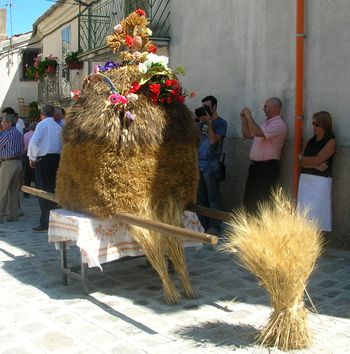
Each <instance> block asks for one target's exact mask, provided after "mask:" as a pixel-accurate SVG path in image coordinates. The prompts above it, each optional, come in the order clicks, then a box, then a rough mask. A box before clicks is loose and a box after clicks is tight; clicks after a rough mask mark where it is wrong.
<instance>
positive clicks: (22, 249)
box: [0, 198, 350, 331]
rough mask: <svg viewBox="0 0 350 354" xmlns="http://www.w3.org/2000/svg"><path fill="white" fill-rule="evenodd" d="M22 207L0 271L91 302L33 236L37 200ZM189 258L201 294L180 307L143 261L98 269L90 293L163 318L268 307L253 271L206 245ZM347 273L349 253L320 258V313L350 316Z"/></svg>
mask: <svg viewBox="0 0 350 354" xmlns="http://www.w3.org/2000/svg"><path fill="white" fill-rule="evenodd" d="M23 207H24V210H25V216H24V217H23V218H21V221H20V222H19V223H8V224H6V223H5V224H3V225H1V229H0V255H1V263H2V270H4V271H6V272H7V273H8V274H11V275H12V276H13V278H15V279H17V280H18V281H20V282H22V283H25V284H29V285H31V286H33V287H35V288H37V289H39V290H41V291H43V292H44V293H46V294H47V295H48V296H49V297H50V298H52V299H79V298H86V299H88V300H89V301H92V299H91V297H90V296H87V297H86V296H84V295H83V294H82V290H81V286H80V283H79V282H78V281H76V280H73V279H72V280H69V281H68V286H64V285H63V284H62V280H61V272H60V262H59V252H58V251H56V250H55V246H54V245H53V244H49V243H48V242H47V234H34V233H32V232H31V228H32V226H35V225H36V223H35V221H36V219H37V218H38V206H37V200H36V199H34V198H29V199H26V200H24V201H23ZM186 255H187V262H188V270H189V272H190V277H191V280H192V282H193V286H194V288H195V290H196V291H197V293H198V295H199V296H198V298H197V299H186V298H184V297H183V298H182V300H181V302H180V303H179V304H177V305H171V306H170V305H167V304H166V303H165V302H164V300H163V294H162V285H161V281H160V279H159V277H158V276H157V275H156V273H155V272H154V271H153V270H152V268H150V267H147V266H146V263H145V259H144V258H135V259H131V260H129V261H127V262H113V263H107V264H104V265H103V272H100V270H99V269H97V268H93V269H89V289H90V294H91V295H92V294H99V295H100V294H102V295H104V296H107V297H108V298H110V297H113V296H117V297H122V298H124V299H127V300H129V301H131V302H132V303H133V304H135V305H140V306H142V307H144V308H147V309H148V310H151V311H153V312H157V313H160V314H164V313H172V312H179V311H188V310H196V309H198V308H200V307H201V306H203V305H206V306H209V307H210V308H212V309H216V310H219V311H222V312H228V313H229V312H233V310H232V308H230V303H231V302H232V301H233V300H235V301H239V302H241V303H246V304H254V305H264V306H269V299H268V296H267V294H266V292H265V290H264V289H263V288H261V287H259V285H258V283H257V281H256V279H255V278H254V277H253V276H252V275H251V274H250V273H249V272H247V271H246V270H245V269H243V268H242V267H240V266H239V265H238V264H237V263H235V259H234V257H232V256H229V255H226V254H223V253H221V252H219V251H217V250H216V249H215V248H213V247H210V246H207V245H205V246H203V248H202V249H201V250H200V251H198V252H197V251H195V250H193V249H187V250H186ZM69 259H73V263H74V264H78V263H79V251H78V250H77V248H75V247H74V248H72V249H70V250H69ZM349 273H350V252H345V251H343V255H342V256H339V253H337V252H336V251H332V252H327V253H326V254H325V255H324V256H323V257H322V258H321V260H320V262H319V265H318V269H317V270H316V271H315V273H314V274H313V275H312V277H311V282H310V285H309V287H308V291H309V294H310V296H311V299H312V301H313V302H314V304H315V306H316V309H317V311H318V313H320V314H327V315H331V316H337V317H345V318H347V317H350V307H349V300H348V298H349V296H348V294H349V290H350V277H349ZM173 279H174V281H175V283H176V285H177V288H178V289H179V290H180V291H181V290H182V287H181V286H180V283H179V281H178V279H177V277H176V275H173ZM102 297H103V296H102ZM94 298H95V299H96V296H94ZM109 301H110V300H109ZM92 302H93V301H92ZM93 303H95V305H97V306H99V307H100V308H102V309H103V310H104V311H107V312H108V311H111V307H110V306H109V305H108V304H107V305H103V304H104V303H105V302H104V301H102V302H101V301H99V302H93ZM309 305H311V304H309ZM112 309H113V308H112ZM113 311H114V310H113ZM113 311H112V312H110V313H111V314H112V315H114V316H118V314H119V313H117V312H113ZM202 330H203V331H204V330H205V328H203V329H202Z"/></svg>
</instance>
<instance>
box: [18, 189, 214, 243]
mask: <svg viewBox="0 0 350 354" xmlns="http://www.w3.org/2000/svg"><path fill="white" fill-rule="evenodd" d="M22 191H23V192H25V193H28V194H32V195H36V196H37V197H40V198H44V199H48V200H51V201H53V202H56V203H57V197H56V195H55V194H54V193H49V192H45V191H43V190H40V189H36V188H31V187H28V186H22ZM113 218H116V219H117V220H119V221H122V222H125V223H127V224H130V225H135V226H139V227H143V228H145V229H149V230H153V231H156V232H159V233H161V234H166V235H168V236H174V237H180V238H186V239H189V240H195V241H199V242H203V243H209V244H211V245H216V244H217V242H218V238H217V237H216V236H213V235H210V234H205V233H202V232H197V231H192V230H187V229H184V228H181V227H176V226H173V225H168V224H165V223H163V222H160V221H154V220H148V219H145V218H142V217H140V216H136V215H131V214H127V213H116V214H114V215H113Z"/></svg>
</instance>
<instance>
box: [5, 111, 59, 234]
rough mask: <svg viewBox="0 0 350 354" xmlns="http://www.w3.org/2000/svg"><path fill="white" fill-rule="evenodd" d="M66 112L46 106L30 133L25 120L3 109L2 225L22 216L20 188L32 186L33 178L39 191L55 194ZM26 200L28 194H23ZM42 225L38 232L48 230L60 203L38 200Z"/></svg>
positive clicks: (35, 229) (35, 228)
mask: <svg viewBox="0 0 350 354" xmlns="http://www.w3.org/2000/svg"><path fill="white" fill-rule="evenodd" d="M63 125H64V110H62V109H61V108H59V107H53V106H52V105H43V106H42V107H41V112H40V121H39V122H38V123H36V122H32V123H31V124H29V127H28V130H27V131H26V129H25V124H24V122H23V120H22V119H20V118H18V115H17V114H16V112H15V111H14V110H13V108H11V107H6V108H5V109H3V110H2V120H1V130H0V223H3V222H4V217H5V215H6V209H8V217H7V219H6V221H8V222H16V221H18V217H19V212H18V211H19V208H20V198H19V192H20V187H21V186H22V185H23V184H24V185H28V186H30V185H31V183H32V181H33V179H34V180H35V186H36V188H38V189H41V190H44V191H47V192H51V193H54V192H55V183H56V173H57V169H58V164H59V158H60V153H61V149H62V142H61V132H62V127H63ZM24 197H25V198H26V197H28V194H26V193H24ZM39 205H40V211H41V215H40V224H39V225H38V226H37V227H34V228H33V231H35V232H41V231H46V230H47V229H48V226H49V214H50V210H52V209H54V208H57V204H56V203H53V202H51V201H48V200H46V199H43V198H39Z"/></svg>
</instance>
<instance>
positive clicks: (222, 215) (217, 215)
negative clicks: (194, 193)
mask: <svg viewBox="0 0 350 354" xmlns="http://www.w3.org/2000/svg"><path fill="white" fill-rule="evenodd" d="M186 210H189V211H193V212H194V213H196V214H200V215H203V216H207V217H208V218H212V219H217V220H222V221H229V220H230V217H231V214H230V213H227V212H226V211H222V210H217V209H210V208H206V207H204V206H201V205H197V204H192V203H190V204H187V206H186Z"/></svg>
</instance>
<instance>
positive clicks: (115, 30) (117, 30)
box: [113, 23, 123, 33]
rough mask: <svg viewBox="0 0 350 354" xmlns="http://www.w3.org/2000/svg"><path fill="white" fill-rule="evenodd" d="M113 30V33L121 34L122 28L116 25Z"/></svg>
mask: <svg viewBox="0 0 350 354" xmlns="http://www.w3.org/2000/svg"><path fill="white" fill-rule="evenodd" d="M113 30H114V33H122V32H123V26H122V25H121V24H120V23H118V24H117V25H115V26H114V28H113Z"/></svg>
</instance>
